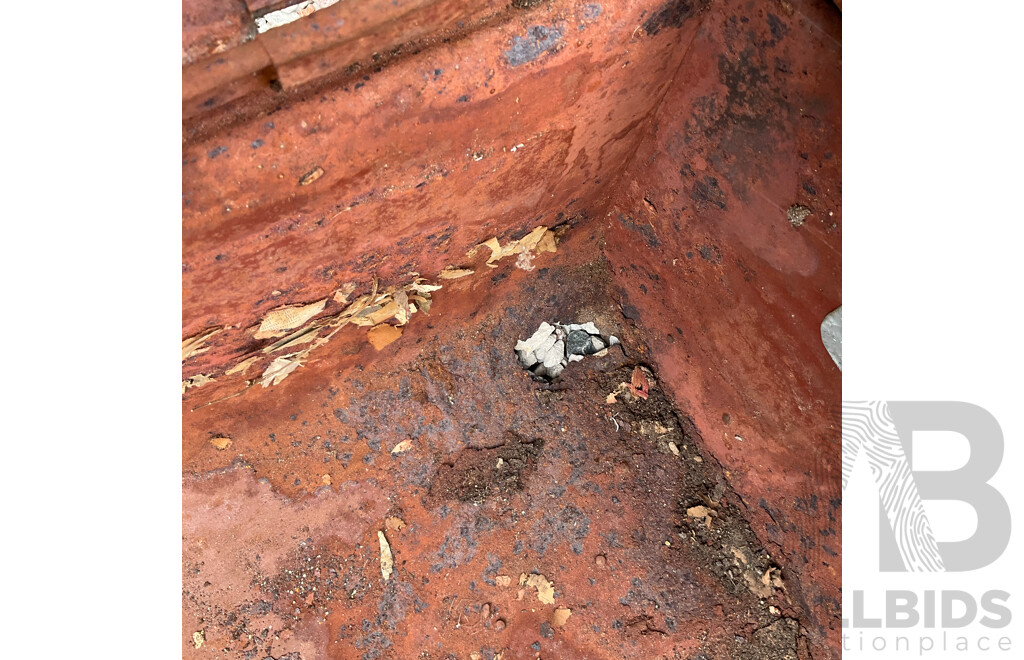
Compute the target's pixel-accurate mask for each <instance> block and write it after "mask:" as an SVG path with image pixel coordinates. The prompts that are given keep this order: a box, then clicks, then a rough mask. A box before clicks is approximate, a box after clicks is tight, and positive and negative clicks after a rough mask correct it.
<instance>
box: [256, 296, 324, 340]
mask: <svg viewBox="0 0 1024 660" xmlns="http://www.w3.org/2000/svg"><path fill="white" fill-rule="evenodd" d="M326 304H327V299H326V298H324V299H323V300H318V301H317V302H314V303H309V304H308V305H285V306H284V307H278V308H277V309H272V310H270V312H269V313H268V314H267V315H266V316H265V317H264V318H263V322H262V323H260V327H259V329H257V330H256V334H254V335H253V337H254V338H255V339H270V338H271V337H281V336H284V335H285V334H287V332H288V331H289V330H291V329H293V328H297V327H299V326H300V325H302V324H303V323H305V322H306V321H308V320H309V319H311V318H313V317H314V316H316V315H317V314H319V313H320V312H322V311H323V310H324V305H326Z"/></svg>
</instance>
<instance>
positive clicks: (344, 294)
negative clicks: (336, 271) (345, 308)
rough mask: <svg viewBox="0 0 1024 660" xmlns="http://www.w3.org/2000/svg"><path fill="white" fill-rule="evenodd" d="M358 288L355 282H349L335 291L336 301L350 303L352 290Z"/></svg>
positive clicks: (343, 303)
mask: <svg viewBox="0 0 1024 660" xmlns="http://www.w3.org/2000/svg"><path fill="white" fill-rule="evenodd" d="M355 290H356V285H355V283H354V282H348V283H347V284H345V285H344V286H342V287H341V288H340V289H338V290H337V291H335V292H334V302H336V303H341V304H342V305H345V304H348V297H349V296H351V295H352V292H353V291H355Z"/></svg>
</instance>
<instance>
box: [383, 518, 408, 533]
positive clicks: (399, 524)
mask: <svg viewBox="0 0 1024 660" xmlns="http://www.w3.org/2000/svg"><path fill="white" fill-rule="evenodd" d="M384 527H385V528H387V529H389V530H391V531H393V532H397V531H400V530H401V529H402V528H403V527H405V521H404V520H402V519H401V518H399V517H398V516H388V517H387V518H385V519H384Z"/></svg>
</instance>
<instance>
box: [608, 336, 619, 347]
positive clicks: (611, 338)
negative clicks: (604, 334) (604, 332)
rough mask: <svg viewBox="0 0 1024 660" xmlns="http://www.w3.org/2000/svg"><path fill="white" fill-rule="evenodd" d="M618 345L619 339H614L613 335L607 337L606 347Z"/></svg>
mask: <svg viewBox="0 0 1024 660" xmlns="http://www.w3.org/2000/svg"><path fill="white" fill-rule="evenodd" d="M618 343H619V338H618V337H616V336H615V335H611V336H610V337H608V345H609V346H614V345H615V344H618Z"/></svg>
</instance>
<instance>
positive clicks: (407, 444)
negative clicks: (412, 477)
mask: <svg viewBox="0 0 1024 660" xmlns="http://www.w3.org/2000/svg"><path fill="white" fill-rule="evenodd" d="M410 449H412V440H408V439H407V440H402V441H401V442H399V443H398V444H397V445H395V447H394V449H392V450H391V455H392V456H394V455H396V454H401V453H402V452H404V451H409V450H410Z"/></svg>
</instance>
